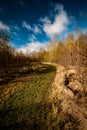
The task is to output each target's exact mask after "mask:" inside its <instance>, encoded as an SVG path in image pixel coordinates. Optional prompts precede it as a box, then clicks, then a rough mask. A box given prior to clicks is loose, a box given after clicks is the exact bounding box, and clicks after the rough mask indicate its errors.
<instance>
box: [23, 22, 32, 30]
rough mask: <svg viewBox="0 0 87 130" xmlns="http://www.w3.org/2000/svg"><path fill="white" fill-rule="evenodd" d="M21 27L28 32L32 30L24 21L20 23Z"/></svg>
mask: <svg viewBox="0 0 87 130" xmlns="http://www.w3.org/2000/svg"><path fill="white" fill-rule="evenodd" d="M22 27H24V28H26V29H28V30H32V28H31V25H30V24H29V23H27V22H26V21H23V22H22Z"/></svg>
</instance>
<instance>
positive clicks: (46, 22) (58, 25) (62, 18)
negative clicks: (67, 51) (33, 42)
mask: <svg viewBox="0 0 87 130" xmlns="http://www.w3.org/2000/svg"><path fill="white" fill-rule="evenodd" d="M54 11H56V12H57V14H55V16H54V22H52V21H51V20H50V19H49V18H47V17H45V18H44V19H42V21H43V30H44V32H45V33H46V34H47V35H48V36H49V37H52V36H54V35H58V34H61V33H62V32H63V31H65V30H66V29H67V25H68V24H69V18H68V16H67V13H66V12H65V11H64V9H63V6H62V5H56V6H55V8H54Z"/></svg>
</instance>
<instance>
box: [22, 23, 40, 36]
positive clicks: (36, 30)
mask: <svg viewBox="0 0 87 130" xmlns="http://www.w3.org/2000/svg"><path fill="white" fill-rule="evenodd" d="M22 27H25V28H26V29H28V30H30V31H32V32H33V33H35V34H37V33H41V30H40V28H39V27H38V25H36V24H34V26H33V27H31V25H30V24H29V23H26V21H23V22H22Z"/></svg>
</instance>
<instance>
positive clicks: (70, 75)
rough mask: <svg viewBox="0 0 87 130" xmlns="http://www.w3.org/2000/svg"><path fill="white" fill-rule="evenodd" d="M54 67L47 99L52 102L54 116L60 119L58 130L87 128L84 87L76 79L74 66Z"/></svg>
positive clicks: (86, 105) (86, 96)
mask: <svg viewBox="0 0 87 130" xmlns="http://www.w3.org/2000/svg"><path fill="white" fill-rule="evenodd" d="M56 67H57V72H56V77H55V80H54V83H53V85H52V88H51V90H50V97H49V101H51V102H53V111H54V117H55V118H56V120H60V123H59V125H60V127H59V129H58V130H87V95H86V93H87V92H86V89H85V90H84V88H83V85H82V84H81V83H80V81H79V80H78V79H79V78H78V74H77V72H76V70H75V68H74V67H70V68H68V69H67V70H66V69H65V68H64V67H62V66H58V65H56ZM55 130H56V127H55Z"/></svg>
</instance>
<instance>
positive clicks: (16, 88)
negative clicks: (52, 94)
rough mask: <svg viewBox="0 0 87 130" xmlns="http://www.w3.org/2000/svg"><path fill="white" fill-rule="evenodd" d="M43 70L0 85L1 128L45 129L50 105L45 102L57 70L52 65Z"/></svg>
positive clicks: (47, 123)
mask: <svg viewBox="0 0 87 130" xmlns="http://www.w3.org/2000/svg"><path fill="white" fill-rule="evenodd" d="M43 68H44V69H42V70H41V71H39V73H38V72H35V73H32V74H27V75H26V74H25V75H24V76H20V77H15V79H13V80H12V81H10V82H9V83H8V84H4V85H2V86H0V93H1V95H0V128H1V129H9V130H10V129H12V130H13V129H18V130H20V129H23V130H27V129H29V130H33V129H34V130H36V129H41V130H42V129H43V130H44V129H48V125H49V114H50V112H51V108H52V104H49V103H48V102H47V99H48V96H49V89H50V86H51V84H52V81H53V79H54V75H55V71H56V69H55V67H54V66H51V65H45V67H43ZM42 127H43V128H42Z"/></svg>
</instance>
